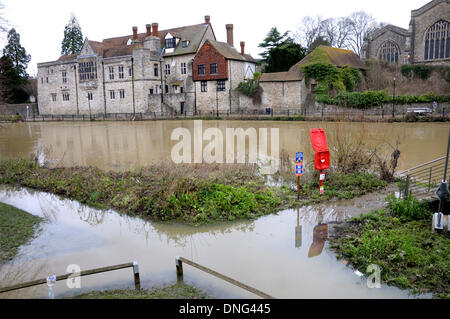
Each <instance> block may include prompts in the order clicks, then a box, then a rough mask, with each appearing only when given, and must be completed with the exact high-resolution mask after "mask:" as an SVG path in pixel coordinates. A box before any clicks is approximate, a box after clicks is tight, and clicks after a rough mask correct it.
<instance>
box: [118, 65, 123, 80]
mask: <svg viewBox="0 0 450 319" xmlns="http://www.w3.org/2000/svg"><path fill="white" fill-rule="evenodd" d="M123 78H124V74H123V65H119V79H123Z"/></svg>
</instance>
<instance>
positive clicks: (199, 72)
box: [198, 64, 205, 75]
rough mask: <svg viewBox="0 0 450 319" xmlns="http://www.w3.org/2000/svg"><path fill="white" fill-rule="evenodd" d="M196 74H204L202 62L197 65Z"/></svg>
mask: <svg viewBox="0 0 450 319" xmlns="http://www.w3.org/2000/svg"><path fill="white" fill-rule="evenodd" d="M198 75H205V65H204V64H199V65H198Z"/></svg>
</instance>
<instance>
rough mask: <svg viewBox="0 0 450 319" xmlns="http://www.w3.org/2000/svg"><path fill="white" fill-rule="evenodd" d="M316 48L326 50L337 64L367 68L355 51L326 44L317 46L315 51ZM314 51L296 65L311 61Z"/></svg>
mask: <svg viewBox="0 0 450 319" xmlns="http://www.w3.org/2000/svg"><path fill="white" fill-rule="evenodd" d="M316 50H321V51H322V52H324V53H325V54H326V55H327V57H328V59H329V61H330V63H331V64H334V65H336V66H339V67H343V66H344V65H348V66H351V67H354V68H358V69H365V68H366V65H365V64H364V63H363V62H362V61H361V59H360V58H359V56H357V55H356V54H355V53H354V52H353V51H350V50H344V49H338V48H333V47H329V46H324V45H320V46H318V47H317V48H315V49H314V51H316ZM314 51H313V52H314ZM313 52H311V53H310V54H308V55H307V56H306V57H305V58H303V60H301V61H300V62H299V63H297V64H296V65H295V66H301V65H305V64H308V63H309V62H310V58H311V54H312V53H313Z"/></svg>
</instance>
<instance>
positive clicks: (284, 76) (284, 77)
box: [259, 67, 303, 82]
mask: <svg viewBox="0 0 450 319" xmlns="http://www.w3.org/2000/svg"><path fill="white" fill-rule="evenodd" d="M301 80H303V73H302V72H301V71H300V68H294V67H292V68H291V69H290V70H289V71H287V72H273V73H263V74H262V75H261V79H260V80H259V81H260V82H292V81H301Z"/></svg>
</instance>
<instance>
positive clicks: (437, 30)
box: [361, 0, 450, 64]
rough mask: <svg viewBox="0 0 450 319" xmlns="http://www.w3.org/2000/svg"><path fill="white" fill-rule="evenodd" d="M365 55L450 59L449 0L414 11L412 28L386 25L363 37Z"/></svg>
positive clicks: (436, 60)
mask: <svg viewBox="0 0 450 319" xmlns="http://www.w3.org/2000/svg"><path fill="white" fill-rule="evenodd" d="M361 57H362V59H373V60H384V61H387V62H388V63H395V64H406V63H413V64H414V63H433V64H449V63H450V0H433V1H430V2H429V3H427V4H426V5H424V6H423V7H421V8H420V9H417V10H413V11H411V21H410V23H409V29H408V30H407V29H403V28H400V27H397V26H393V25H387V26H385V27H383V28H381V29H378V30H376V31H375V32H373V33H372V34H370V35H369V36H368V37H367V38H366V39H365V41H364V47H363V51H362V54H361Z"/></svg>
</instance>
